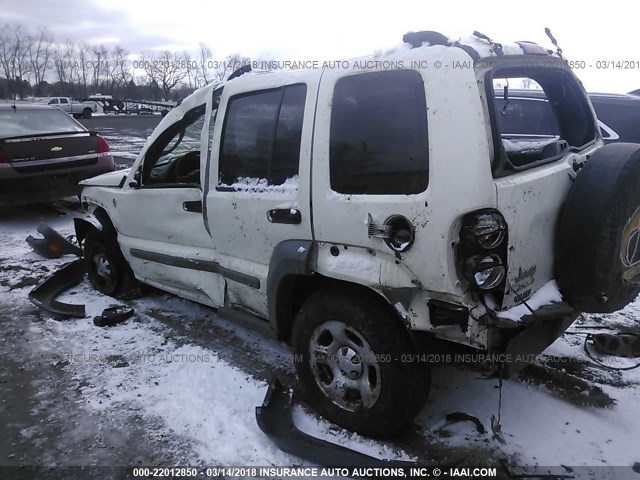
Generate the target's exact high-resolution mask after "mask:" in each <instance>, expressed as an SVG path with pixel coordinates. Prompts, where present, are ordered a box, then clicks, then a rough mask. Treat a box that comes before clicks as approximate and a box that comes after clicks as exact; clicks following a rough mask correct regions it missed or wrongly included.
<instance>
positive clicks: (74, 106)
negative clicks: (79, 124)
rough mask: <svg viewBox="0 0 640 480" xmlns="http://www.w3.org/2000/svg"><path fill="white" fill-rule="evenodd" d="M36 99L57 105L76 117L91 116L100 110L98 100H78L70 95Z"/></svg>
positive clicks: (39, 101)
mask: <svg viewBox="0 0 640 480" xmlns="http://www.w3.org/2000/svg"><path fill="white" fill-rule="evenodd" d="M34 101H36V102H38V103H44V104H46V105H51V106H53V107H57V108H59V109H60V110H63V111H65V112H67V113H68V114H69V115H73V116H74V117H75V118H80V117H82V118H91V115H93V114H94V113H96V112H97V111H98V105H97V104H96V102H76V101H73V100H71V99H70V98H69V97H42V98H36V99H35V100H34Z"/></svg>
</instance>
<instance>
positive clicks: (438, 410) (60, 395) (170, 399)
mask: <svg viewBox="0 0 640 480" xmlns="http://www.w3.org/2000/svg"><path fill="white" fill-rule="evenodd" d="M78 209H79V206H78V205H77V204H74V203H72V202H58V203H56V204H55V205H54V208H52V207H51V206H41V207H33V208H23V209H18V210H13V211H10V212H7V211H4V212H0V225H1V226H2V227H1V229H0V245H1V247H0V364H1V365H2V368H0V386H1V387H0V388H2V392H3V398H2V401H1V404H0V420H1V422H0V424H1V425H2V426H3V428H4V431H5V433H6V435H3V436H0V465H20V464H22V465H113V464H122V465H136V464H142V465H158V464H160V465H175V464H182V465H253V466H268V465H279V466H281V465H299V464H305V463H306V462H305V461H304V460H301V459H298V458H293V457H290V456H289V455H287V454H285V453H283V452H281V451H280V450H278V449H277V448H276V447H275V445H274V444H272V443H271V442H270V441H269V439H268V438H267V437H266V436H264V435H263V434H262V432H261V431H260V430H259V429H258V426H257V424H256V421H255V407H256V406H257V405H260V404H261V403H262V400H263V398H264V394H265V392H266V389H267V382H268V379H269V378H270V377H271V375H273V374H274V373H279V374H280V375H281V376H282V377H283V378H284V379H285V380H286V381H287V382H288V383H290V384H292V385H294V384H295V377H294V375H293V368H292V362H291V356H290V353H289V352H288V350H287V348H286V346H284V345H283V344H280V343H278V342H275V341H273V340H270V339H268V338H266V337H263V336H261V335H260V334H257V333H254V332H251V331H249V330H247V329H244V328H242V327H238V326H235V325H234V324H232V323H230V322H228V321H226V320H223V319H221V318H220V317H218V316H217V315H216V313H215V311H213V310H212V309H209V308H206V307H202V306H199V305H196V304H194V303H192V302H188V301H186V300H181V299H178V298H176V297H172V296H170V295H167V294H164V293H161V292H157V291H152V292H150V293H149V294H148V295H147V296H146V297H144V298H142V299H140V300H136V301H133V302H131V303H130V304H131V306H133V307H134V309H135V311H136V315H135V317H134V318H132V319H130V320H128V321H127V322H126V323H124V324H121V325H118V326H115V327H112V328H99V327H96V326H94V325H93V322H92V318H93V316H94V315H97V314H99V313H100V312H101V311H102V309H103V308H105V307H107V306H109V305H111V304H114V303H117V302H115V301H114V300H113V299H110V298H107V297H104V296H101V295H99V294H98V293H96V292H95V291H93V290H92V289H91V288H90V286H89V285H88V284H87V283H86V282H85V283H83V284H81V285H80V286H78V287H77V288H75V289H73V290H72V291H71V292H69V293H67V294H65V296H64V297H63V299H64V300H66V301H69V302H73V303H86V304H87V317H86V318H84V319H79V320H78V319H71V320H58V319H54V318H53V317H52V316H51V315H49V314H48V313H46V312H44V311H42V310H40V309H38V308H37V307H35V306H33V305H32V304H31V303H30V302H29V300H28V299H27V294H28V292H29V291H30V289H31V288H33V285H34V284H35V283H36V282H38V281H40V280H41V279H43V278H45V277H46V276H47V275H48V274H50V273H51V272H53V271H54V270H55V269H56V268H57V267H58V266H60V265H62V264H64V263H66V262H68V261H70V260H71V259H70V258H65V259H60V260H46V259H43V258H41V257H39V256H38V255H37V254H36V253H34V252H32V251H31V250H30V248H29V247H28V245H27V244H26V243H25V242H24V239H25V237H26V236H27V235H28V234H33V235H36V227H37V224H38V222H39V221H41V220H44V221H47V222H48V223H49V224H50V225H52V226H53V227H54V228H56V229H58V231H60V232H61V233H63V234H65V235H68V234H71V233H72V224H71V223H72V218H73V216H76V215H79V211H78ZM60 213H63V214H62V215H60ZM639 316H640V301H636V302H635V303H634V304H632V305H630V306H629V307H627V308H626V309H625V310H624V311H622V312H620V313H617V314H614V315H607V316H588V317H585V318H581V319H580V320H579V322H578V323H577V324H575V325H574V326H572V327H571V328H570V331H571V332H575V334H568V335H564V336H563V337H562V338H560V339H559V340H558V341H557V342H556V343H555V344H554V345H552V346H551V347H550V348H549V349H548V350H547V351H546V352H545V355H543V356H542V357H541V358H540V359H539V360H538V361H537V362H536V363H535V364H534V365H532V366H529V367H527V368H526V369H525V370H524V371H523V372H522V373H521V374H520V376H519V378H516V379H513V380H509V381H506V382H504V387H503V391H502V409H501V423H502V430H503V432H504V436H505V439H506V444H504V445H503V444H501V443H499V442H497V441H496V440H494V439H493V438H492V435H491V429H490V428H489V427H490V419H491V416H492V415H497V414H498V389H497V387H498V382H497V381H496V380H492V379H484V378H483V376H482V375H481V374H479V373H476V372H472V371H471V370H469V369H466V368H463V367H443V368H437V369H435V370H434V372H433V384H432V391H431V394H430V398H429V400H428V402H427V403H426V405H425V407H424V409H423V410H422V412H421V413H420V415H419V416H418V418H417V419H416V421H415V425H414V427H413V428H412V429H410V430H409V431H408V432H407V433H406V434H405V435H403V436H402V437H401V438H399V439H397V440H396V441H394V442H377V441H373V440H368V439H363V438H360V437H358V436H357V435H354V434H350V433H348V432H345V431H342V430H340V429H337V428H335V427H332V426H331V425H329V424H328V423H327V422H325V421H324V420H322V419H319V418H317V417H316V416H315V415H314V414H313V413H312V412H309V411H306V410H305V409H303V408H298V409H297V410H296V412H295V418H296V422H297V423H298V425H299V427H300V428H301V429H303V430H305V431H307V432H309V433H313V434H314V435H318V436H322V437H324V438H327V439H330V440H332V441H334V442H337V443H340V444H343V445H347V446H349V447H351V448H354V449H358V450H360V451H362V452H365V453H368V454H369V455H373V456H376V457H380V458H389V459H391V458H403V459H416V460H419V461H422V462H434V463H437V464H445V463H446V464H449V463H451V464H454V465H460V464H466V465H480V464H481V465H498V466H499V465H507V466H509V467H510V468H515V467H522V466H541V467H547V466H560V465H565V466H573V467H575V466H583V467H594V468H589V469H586V470H581V469H578V470H576V469H573V471H571V470H566V472H565V473H570V474H574V475H576V472H578V473H579V475H578V477H579V478H589V477H590V478H630V479H634V478H635V479H640V473H636V472H634V471H633V470H632V468H631V467H632V466H633V465H634V464H636V463H637V462H640V449H639V448H638V446H637V439H638V432H640V387H639V384H640V369H636V370H632V371H629V372H623V373H615V372H610V371H607V370H604V369H602V368H600V367H597V366H594V365H593V364H591V363H590V361H589V360H588V359H587V358H586V357H585V355H584V353H583V341H584V334H585V330H581V329H580V326H581V325H600V326H603V327H606V326H615V327H619V328H622V329H625V328H627V329H629V328H631V329H636V331H637V329H638V325H640V323H639V322H638V318H639ZM589 331H592V332H593V331H594V330H589ZM596 331H597V330H596ZM625 362H626V360H620V361H619V362H618V363H612V365H613V364H615V365H618V366H622V365H624V364H626V363H625ZM449 412H465V413H468V414H470V415H474V416H477V417H478V418H479V419H480V421H481V422H482V423H483V425H484V426H485V428H486V429H487V431H488V433H487V434H479V433H477V432H476V430H475V427H474V426H473V425H472V424H471V423H468V422H467V423H457V424H452V425H447V426H445V425H444V416H445V415H446V414H447V413H449ZM622 467H624V468H622ZM563 471H564V470H563ZM581 475H583V476H581Z"/></svg>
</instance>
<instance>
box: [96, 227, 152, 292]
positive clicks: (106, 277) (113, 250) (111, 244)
mask: <svg viewBox="0 0 640 480" xmlns="http://www.w3.org/2000/svg"><path fill="white" fill-rule="evenodd" d="M84 262H85V268H86V270H87V275H88V277H89V281H90V282H91V284H92V285H93V287H94V288H95V289H96V290H98V291H99V292H100V293H103V294H105V295H109V296H112V297H115V298H133V297H135V296H137V294H138V293H139V287H138V282H137V281H136V279H135V277H134V275H133V272H132V271H131V267H129V265H128V264H127V261H126V260H125V258H124V256H123V255H122V252H120V249H119V248H118V245H117V243H115V238H113V236H112V235H109V234H108V233H105V232H101V231H99V230H98V229H96V228H93V227H92V228H89V230H88V231H87V235H86V236H85V239H84Z"/></svg>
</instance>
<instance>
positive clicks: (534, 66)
mask: <svg viewBox="0 0 640 480" xmlns="http://www.w3.org/2000/svg"><path fill="white" fill-rule="evenodd" d="M491 60H492V62H491V65H489V66H488V67H487V68H485V69H480V70H479V71H478V79H479V80H480V82H482V83H483V84H484V87H485V92H484V93H486V98H487V100H488V101H487V107H488V112H487V116H488V117H489V119H490V122H488V123H489V125H490V126H491V131H490V132H488V133H489V134H490V135H491V137H492V139H493V146H494V148H493V150H494V153H493V159H492V166H493V176H494V179H495V180H494V181H495V185H496V194H497V198H498V205H497V206H498V209H499V210H500V212H501V213H502V214H503V216H504V218H505V220H506V222H507V225H508V232H509V233H508V235H509V248H508V260H507V263H508V273H507V280H506V286H507V288H506V291H505V295H504V297H503V302H502V305H501V307H502V308H503V309H506V308H510V307H512V306H514V305H517V304H520V303H522V299H525V300H526V299H528V298H529V297H530V296H531V295H532V294H533V293H535V292H536V291H537V290H538V289H539V288H540V287H542V286H543V285H544V284H545V283H546V282H548V281H550V280H552V279H553V278H554V277H555V265H554V262H555V255H554V254H555V230H556V224H557V221H558V216H559V213H560V210H561V208H562V205H563V204H564V201H565V198H566V196H567V194H568V192H569V189H570V187H571V185H572V179H573V176H574V175H575V171H576V170H577V169H578V168H579V166H580V164H582V163H583V162H585V161H586V160H587V159H588V156H589V154H590V153H592V152H593V151H594V150H595V149H597V148H598V147H599V146H600V145H601V144H602V143H601V142H602V141H601V139H600V135H599V131H598V129H597V121H596V119H595V115H594V113H593V109H592V107H591V104H590V102H589V99H588V97H587V94H586V92H585V91H584V89H583V87H582V85H581V84H580V82H579V81H578V80H577V79H576V77H575V76H574V75H573V73H572V72H571V71H570V70H569V69H568V68H567V67H566V66H565V64H564V61H563V60H562V59H558V58H555V57H542V56H541V57H534V56H529V57H524V56H523V57H513V58H505V57H503V58H498V57H496V58H492V59H491ZM519 89H533V90H534V91H535V93H534V92H531V93H526V92H523V91H521V90H520V91H519ZM496 92H498V94H497V95H496ZM524 97H526V98H524Z"/></svg>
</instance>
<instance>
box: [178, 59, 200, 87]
mask: <svg viewBox="0 0 640 480" xmlns="http://www.w3.org/2000/svg"><path fill="white" fill-rule="evenodd" d="M182 61H183V62H184V63H183V64H181V66H182V65H184V73H185V76H186V77H187V86H188V87H189V88H190V89H192V90H193V89H196V88H198V84H197V81H196V75H197V73H198V69H197V66H196V62H194V61H193V60H192V59H191V54H190V53H189V52H187V51H186V50H185V51H184V52H183V53H182Z"/></svg>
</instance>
